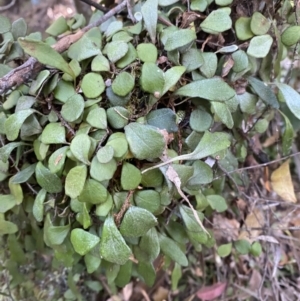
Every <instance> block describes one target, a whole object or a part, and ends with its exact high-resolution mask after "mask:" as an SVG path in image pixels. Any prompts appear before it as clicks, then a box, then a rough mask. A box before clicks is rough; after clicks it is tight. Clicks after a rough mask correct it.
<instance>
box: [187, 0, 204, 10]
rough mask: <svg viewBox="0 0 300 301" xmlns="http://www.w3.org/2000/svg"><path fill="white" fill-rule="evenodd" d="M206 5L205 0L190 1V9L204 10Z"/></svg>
mask: <svg viewBox="0 0 300 301" xmlns="http://www.w3.org/2000/svg"><path fill="white" fill-rule="evenodd" d="M207 6H208V1H207V0H192V1H191V9H192V10H198V11H200V12H204V11H205V10H206V8H207Z"/></svg>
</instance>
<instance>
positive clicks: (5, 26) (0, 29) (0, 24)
mask: <svg viewBox="0 0 300 301" xmlns="http://www.w3.org/2000/svg"><path fill="white" fill-rule="evenodd" d="M10 30H11V23H10V21H9V19H8V18H7V17H5V16H3V15H0V34H3V33H6V32H8V31H10Z"/></svg>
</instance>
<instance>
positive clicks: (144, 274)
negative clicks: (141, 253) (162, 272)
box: [137, 262, 156, 287]
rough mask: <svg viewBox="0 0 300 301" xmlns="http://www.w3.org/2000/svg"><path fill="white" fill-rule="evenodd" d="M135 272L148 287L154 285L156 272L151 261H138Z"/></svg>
mask: <svg viewBox="0 0 300 301" xmlns="http://www.w3.org/2000/svg"><path fill="white" fill-rule="evenodd" d="M137 272H138V274H139V276H140V277H141V278H142V279H143V281H144V282H145V283H146V285H147V286H148V287H152V286H153V285H154V282H155V277H156V272H155V269H154V266H153V264H152V263H151V262H139V263H138V266H137Z"/></svg>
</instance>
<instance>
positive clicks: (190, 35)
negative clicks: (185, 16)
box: [165, 29, 197, 51]
mask: <svg viewBox="0 0 300 301" xmlns="http://www.w3.org/2000/svg"><path fill="white" fill-rule="evenodd" d="M196 38H197V36H196V33H195V31H194V30H191V29H178V30H176V31H174V32H173V33H171V34H170V36H169V37H168V39H167V41H166V43H165V50H167V51H172V50H175V49H178V48H180V47H183V46H186V45H188V44H190V43H192V42H193V41H195V40H196Z"/></svg>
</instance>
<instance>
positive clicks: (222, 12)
mask: <svg viewBox="0 0 300 301" xmlns="http://www.w3.org/2000/svg"><path fill="white" fill-rule="evenodd" d="M230 13H231V9H230V8H229V7H225V8H219V9H216V10H213V11H212V12H211V13H210V14H209V15H208V16H207V17H206V19H205V20H204V21H203V22H202V23H201V24H200V28H201V29H202V30H203V31H204V32H207V33H210V34H219V33H221V32H223V31H226V30H228V29H230V28H231V26H232V21H231V18H230Z"/></svg>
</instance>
